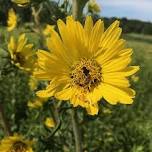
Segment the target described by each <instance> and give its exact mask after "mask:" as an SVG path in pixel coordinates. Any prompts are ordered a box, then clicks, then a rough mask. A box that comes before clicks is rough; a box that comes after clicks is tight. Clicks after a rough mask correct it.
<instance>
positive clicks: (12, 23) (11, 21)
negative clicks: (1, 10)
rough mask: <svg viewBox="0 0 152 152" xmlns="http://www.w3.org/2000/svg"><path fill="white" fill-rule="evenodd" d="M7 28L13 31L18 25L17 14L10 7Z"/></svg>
mask: <svg viewBox="0 0 152 152" xmlns="http://www.w3.org/2000/svg"><path fill="white" fill-rule="evenodd" d="M7 25H8V27H7V30H8V31H9V32H10V31H12V30H13V29H14V28H15V27H16V25H17V16H16V13H15V12H14V10H13V9H10V10H9V12H8V20H7Z"/></svg>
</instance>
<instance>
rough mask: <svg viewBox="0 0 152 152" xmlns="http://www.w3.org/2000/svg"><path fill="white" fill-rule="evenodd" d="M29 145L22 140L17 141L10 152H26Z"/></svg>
mask: <svg viewBox="0 0 152 152" xmlns="http://www.w3.org/2000/svg"><path fill="white" fill-rule="evenodd" d="M26 151H27V145H26V144H25V143H23V142H21V141H17V142H15V143H14V144H13V145H12V147H11V149H10V151H9V152H26Z"/></svg>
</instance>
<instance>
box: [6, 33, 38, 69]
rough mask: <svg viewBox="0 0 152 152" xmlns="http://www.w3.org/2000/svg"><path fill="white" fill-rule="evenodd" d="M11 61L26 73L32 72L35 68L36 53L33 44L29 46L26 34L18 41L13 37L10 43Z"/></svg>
mask: <svg viewBox="0 0 152 152" xmlns="http://www.w3.org/2000/svg"><path fill="white" fill-rule="evenodd" d="M8 50H9V52H10V55H11V61H12V63H13V64H15V65H16V66H17V67H19V68H20V69H22V70H25V71H32V70H33V68H34V66H35V61H36V58H35V51H33V44H27V38H26V37H25V34H22V35H20V36H19V38H18V41H16V40H15V39H14V37H13V36H12V37H11V38H10V41H9V43H8Z"/></svg>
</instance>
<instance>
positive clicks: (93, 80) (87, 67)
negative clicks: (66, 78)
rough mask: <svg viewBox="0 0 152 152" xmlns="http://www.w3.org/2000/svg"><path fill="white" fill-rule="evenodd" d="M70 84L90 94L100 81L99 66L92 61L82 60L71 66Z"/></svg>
mask: <svg viewBox="0 0 152 152" xmlns="http://www.w3.org/2000/svg"><path fill="white" fill-rule="evenodd" d="M70 78H71V84H72V86H76V87H78V88H79V89H82V90H83V91H84V92H91V91H92V90H93V89H94V88H95V87H96V86H98V85H99V84H100V83H101V81H102V75H101V66H100V65H99V64H98V63H97V62H96V60H94V59H86V58H82V59H81V60H79V61H78V62H77V63H76V64H75V65H73V66H72V72H71V73H70Z"/></svg>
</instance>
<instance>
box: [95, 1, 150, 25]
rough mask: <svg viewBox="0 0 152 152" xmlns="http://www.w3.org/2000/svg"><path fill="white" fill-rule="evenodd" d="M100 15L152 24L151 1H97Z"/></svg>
mask: <svg viewBox="0 0 152 152" xmlns="http://www.w3.org/2000/svg"><path fill="white" fill-rule="evenodd" d="M97 2H98V4H99V5H100V6H101V15H102V16H106V17H113V16H116V17H127V18H129V19H140V20H144V21H151V22H152V0H97Z"/></svg>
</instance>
